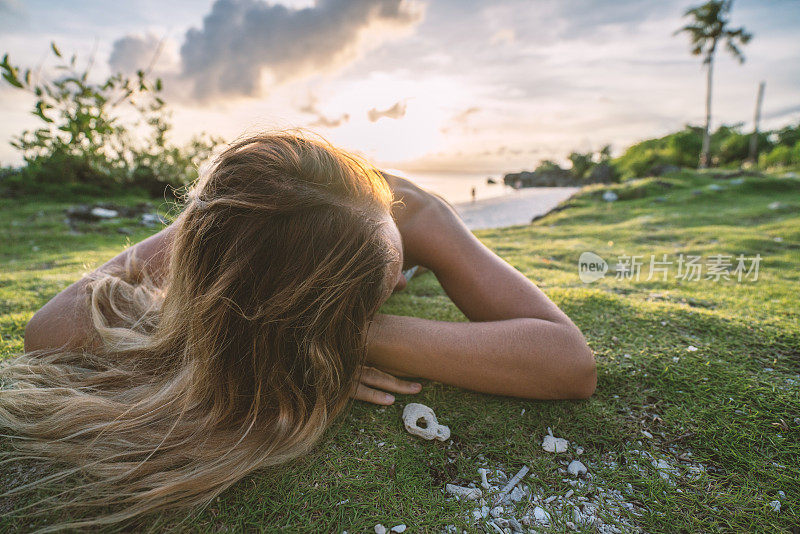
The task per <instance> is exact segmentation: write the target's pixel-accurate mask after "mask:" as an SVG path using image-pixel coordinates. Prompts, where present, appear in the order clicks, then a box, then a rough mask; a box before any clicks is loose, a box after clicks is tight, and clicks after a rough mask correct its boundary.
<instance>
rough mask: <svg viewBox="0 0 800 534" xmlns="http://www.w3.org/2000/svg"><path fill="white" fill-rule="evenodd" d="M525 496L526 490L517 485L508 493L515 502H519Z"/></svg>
mask: <svg viewBox="0 0 800 534" xmlns="http://www.w3.org/2000/svg"><path fill="white" fill-rule="evenodd" d="M524 497H525V492H523V491H522V489H520V487H519V486H515V487H514V489H512V490H511V493H509V494H508V498H509V499H511V500H512V501H514V502H519V501H521V500H522V499H523V498H524Z"/></svg>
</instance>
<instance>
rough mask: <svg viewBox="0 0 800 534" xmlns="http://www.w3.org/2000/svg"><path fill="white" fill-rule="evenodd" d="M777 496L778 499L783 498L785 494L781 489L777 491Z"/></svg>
mask: <svg viewBox="0 0 800 534" xmlns="http://www.w3.org/2000/svg"><path fill="white" fill-rule="evenodd" d="M778 498H779V499H780V500H783V499H785V498H786V494H785V493H784V492H783V491H779V492H778Z"/></svg>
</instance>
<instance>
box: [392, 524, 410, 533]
mask: <svg viewBox="0 0 800 534" xmlns="http://www.w3.org/2000/svg"><path fill="white" fill-rule="evenodd" d="M406 528H407V527H406V526H405V524H403V523H400V524H399V525H395V526H393V527H392V530H390V532H395V533H396V534H400V533H401V532H405V531H406Z"/></svg>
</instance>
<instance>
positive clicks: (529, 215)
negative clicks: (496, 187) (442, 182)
mask: <svg viewBox="0 0 800 534" xmlns="http://www.w3.org/2000/svg"><path fill="white" fill-rule="evenodd" d="M579 190H580V188H579V187H532V188H528V189H520V190H518V191H514V192H512V193H509V194H506V195H502V196H497V197H492V198H484V199H480V200H476V201H474V202H472V201H465V202H457V203H455V204H454V206H455V208H456V211H458V214H459V215H461V218H462V219H464V222H465V223H466V225H467V227H468V228H469V229H470V230H481V229H485V228H502V227H505V226H514V225H518V224H528V223H529V222H531V219H533V218H534V217H537V216H540V215H544V214H545V213H547V212H548V211H550V210H552V209H553V208H555V207H556V206H558V205H559V204H560V203H561V202H563V201H564V200H566V199H568V198H569V197H571V196H572V195H574V194H575V193H576V192H577V191H579Z"/></svg>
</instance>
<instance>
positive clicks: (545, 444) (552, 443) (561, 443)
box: [542, 428, 569, 453]
mask: <svg viewBox="0 0 800 534" xmlns="http://www.w3.org/2000/svg"><path fill="white" fill-rule="evenodd" d="M547 431H548V432H549V433H548V434H547V435H546V436H545V437H544V441H542V448H543V449H544V450H545V451H547V452H554V453H559V452H566V450H567V449H568V448H569V441H567V440H565V439H564V438H557V437H554V436H553V431H552V430H550V429H549V428H548V429H547Z"/></svg>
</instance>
